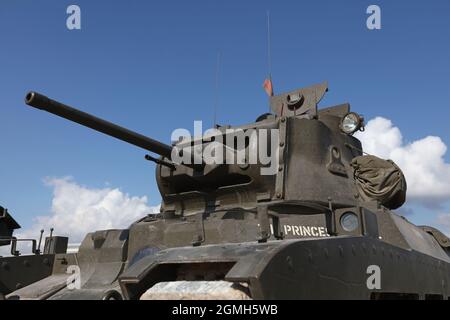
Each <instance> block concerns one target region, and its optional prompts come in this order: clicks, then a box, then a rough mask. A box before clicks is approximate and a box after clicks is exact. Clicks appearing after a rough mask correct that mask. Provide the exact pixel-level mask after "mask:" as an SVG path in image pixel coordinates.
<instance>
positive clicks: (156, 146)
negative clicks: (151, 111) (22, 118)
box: [25, 92, 172, 159]
mask: <svg viewBox="0 0 450 320" xmlns="http://www.w3.org/2000/svg"><path fill="white" fill-rule="evenodd" d="M25 103H26V104H27V105H29V106H31V107H34V108H37V109H41V110H45V111H47V112H50V113H53V114H55V115H57V116H60V117H62V118H65V119H67V120H70V121H73V122H76V123H78V124H81V125H83V126H85V127H88V128H91V129H93V130H96V131H99V132H102V133H104V134H107V135H109V136H112V137H114V138H117V139H119V140H122V141H125V142H128V143H130V144H132V145H135V146H137V147H140V148H143V149H145V150H148V151H151V152H154V153H156V154H159V155H161V156H163V157H166V158H168V159H171V155H172V147H171V146H169V145H166V144H164V143H161V142H159V141H157V140H154V139H152V138H149V137H146V136H144V135H142V134H139V133H137V132H134V131H132V130H129V129H126V128H123V127H121V126H118V125H116V124H114V123H111V122H109V121H106V120H103V119H100V118H98V117H95V116H93V115H91V114H89V113H86V112H83V111H80V110H77V109H75V108H72V107H69V106H68V105H65V104H62V103H60V102H58V101H55V100H52V99H50V98H48V97H46V96H44V95H42V94H40V93H37V92H29V93H28V94H27V95H26V97H25Z"/></svg>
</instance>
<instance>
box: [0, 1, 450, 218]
mask: <svg viewBox="0 0 450 320" xmlns="http://www.w3.org/2000/svg"><path fill="white" fill-rule="evenodd" d="M70 4H77V5H79V6H80V8H81V19H82V22H81V23H82V25H81V26H82V29H81V30H72V31H69V30H68V29H67V28H66V18H67V14H66V8H67V7H68V6H69V5H70ZM370 4H377V5H379V6H380V7H381V10H382V29H381V30H375V31H370V30H368V29H367V28H366V19H367V17H368V15H367V14H366V8H367V7H368V6H369V5H370ZM267 10H270V12H271V24H272V65H273V78H274V87H275V91H276V92H280V91H286V90H290V89H294V88H297V87H302V86H307V85H309V84H313V83H317V82H321V81H323V80H328V81H329V86H330V92H329V93H328V95H327V97H326V99H325V100H324V101H323V102H322V106H326V105H333V104H339V103H343V102H350V103H351V105H352V107H353V110H355V111H357V112H359V113H361V114H364V116H365V117H366V118H367V119H371V118H374V117H376V116H383V117H385V118H387V119H390V120H391V121H392V122H393V123H394V125H395V126H397V127H399V128H400V129H401V132H402V134H403V137H404V140H405V142H408V141H414V140H417V139H421V138H423V137H425V136H428V135H435V136H439V137H440V138H441V139H442V141H443V142H444V143H445V144H446V145H447V146H448V145H450V140H449V137H450V135H449V131H450V128H449V127H450V126H449V125H448V123H449V119H450V117H449V115H450V111H449V102H450V82H449V75H450V59H449V57H450V42H449V40H450V37H449V36H450V2H449V1H447V0H434V1H424V0H420V1H405V0H403V1H401V0H397V1H364V0H353V1H350V0H346V1H343V0H342V1H336V0H334V1H332V0H329V1H325V0H320V1H257V2H256V1H246V2H244V1H234V0H229V1H211V0H208V1H206V0H198V1H193V0H191V1H181V0H180V1H174V0H171V1H83V0H72V1H64V0H52V1H51V0H41V1H31V0H27V1H26V0H0V92H1V100H0V119H1V128H2V132H1V133H0V146H1V153H2V155H1V160H0V181H1V182H2V184H1V185H0V204H2V205H4V206H7V207H8V208H10V210H11V212H13V213H14V214H15V216H16V217H17V220H18V221H19V222H20V223H21V224H22V226H24V227H27V226H29V225H30V224H31V223H32V222H31V218H32V217H34V216H36V215H46V214H49V211H50V207H51V201H52V189H51V188H50V187H49V186H46V185H45V184H44V182H43V181H44V179H45V178H46V177H65V176H73V177H74V179H75V180H76V181H77V183H79V184H81V185H85V186H88V187H91V188H102V187H105V186H107V185H109V186H112V187H119V188H120V189H121V190H123V191H124V192H126V193H129V194H131V195H137V196H144V195H146V196H148V198H149V203H150V204H157V203H159V200H160V198H159V193H158V191H157V187H156V183H155V180H154V171H155V167H154V165H153V164H151V163H149V162H147V161H145V160H144V158H143V157H144V155H145V151H143V150H140V149H138V148H136V147H134V146H130V145H127V144H126V143H122V142H120V141H117V140H114V139H112V138H109V137H106V136H104V135H102V134H97V133H94V132H92V131H91V130H88V129H85V128H82V127H80V126H78V125H76V124H72V123H70V122H67V121H65V120H62V119H59V118H57V117H54V116H51V115H49V114H46V113H44V112H39V111H37V110H33V109H31V108H28V107H26V106H25V105H24V103H23V99H24V96H25V93H26V92H27V91H28V90H36V91H39V92H42V93H44V94H47V95H48V96H49V97H52V98H54V99H57V100H61V101H63V102H65V103H67V104H69V105H73V106H75V107H78V108H80V109H83V110H85V111H88V112H90V113H93V114H95V115H98V116H100V117H104V118H106V119H108V120H110V121H113V122H117V123H118V124H121V125H123V126H126V127H129V128H131V129H133V130H136V131H138V132H141V133H143V134H146V135H149V136H151V137H154V138H156V139H159V140H161V141H163V142H166V143H168V142H169V140H170V135H171V132H172V130H173V129H175V128H188V129H191V128H192V127H193V121H194V120H203V121H205V122H206V123H207V124H211V123H212V119H213V104H214V92H215V91H214V87H215V82H214V81H215V80H214V79H215V69H216V59H217V53H218V52H219V51H220V52H221V56H222V64H221V73H220V91H219V97H220V98H219V110H218V120H219V122H220V123H224V124H225V123H230V124H239V123H247V122H252V121H254V120H255V119H256V117H257V116H258V115H259V114H261V113H264V112H265V111H266V110H267V97H266V95H265V93H264V91H263V90H262V88H261V85H262V82H263V80H264V78H265V77H266V74H267V59H266V25H265V24H266V11H267ZM445 160H446V161H447V162H448V161H449V155H448V153H447V154H446V155H445ZM412 208H413V210H414V212H415V213H414V214H413V215H411V220H413V221H415V222H418V223H432V222H433V221H434V219H435V216H434V215H433V214H431V213H430V212H428V211H429V210H428V209H426V210H425V209H423V210H424V211H423V213H420V212H421V210H422V209H421V208H420V207H417V206H414V205H413V207H412ZM448 208H449V206H448V205H446V206H444V208H441V209H440V210H441V211H442V210H443V211H446V212H447V213H450V210H449V209H448Z"/></svg>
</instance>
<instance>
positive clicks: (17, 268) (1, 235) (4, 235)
mask: <svg viewBox="0 0 450 320" xmlns="http://www.w3.org/2000/svg"><path fill="white" fill-rule="evenodd" d="M20 228H21V227H20V225H19V224H18V223H17V222H16V220H15V219H14V218H13V216H12V215H11V214H10V213H9V211H8V209H6V208H4V207H2V206H0V247H7V248H8V246H9V250H8V254H7V255H5V256H0V300H2V299H4V298H5V296H6V295H8V294H10V293H11V292H13V291H15V290H19V289H21V288H23V287H27V286H29V285H31V284H33V283H35V282H37V281H40V280H42V279H45V278H47V277H49V276H51V275H52V272H53V264H54V261H55V257H56V254H57V253H61V254H62V253H64V254H65V253H66V252H67V242H68V238H67V237H58V236H53V230H51V231H50V235H49V236H48V237H46V238H45V242H44V248H43V250H42V251H41V243H42V237H43V234H44V230H41V234H40V237H39V240H36V239H24V238H17V237H16V236H14V232H15V230H17V229H20ZM21 243H25V244H29V245H30V246H29V250H28V252H25V253H23V252H21V251H20V250H18V248H19V246H18V244H21ZM24 248H25V249H28V247H27V246H24Z"/></svg>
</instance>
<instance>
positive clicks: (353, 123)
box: [341, 112, 364, 134]
mask: <svg viewBox="0 0 450 320" xmlns="http://www.w3.org/2000/svg"><path fill="white" fill-rule="evenodd" d="M363 127H364V118H363V117H361V116H360V115H359V114H357V113H355V112H350V113H348V114H347V115H346V116H345V117H344V118H342V121H341V130H342V132H344V133H346V134H354V133H355V132H356V131H358V130H360V129H362V128H363Z"/></svg>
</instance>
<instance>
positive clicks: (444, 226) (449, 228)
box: [436, 213, 450, 237]
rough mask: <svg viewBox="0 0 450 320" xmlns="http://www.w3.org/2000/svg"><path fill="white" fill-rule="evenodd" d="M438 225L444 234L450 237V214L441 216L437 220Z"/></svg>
mask: <svg viewBox="0 0 450 320" xmlns="http://www.w3.org/2000/svg"><path fill="white" fill-rule="evenodd" d="M436 224H437V225H439V227H440V228H441V231H442V232H444V233H445V234H446V235H447V236H448V237H450V214H446V213H442V214H439V215H438V216H437V219H436Z"/></svg>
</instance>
